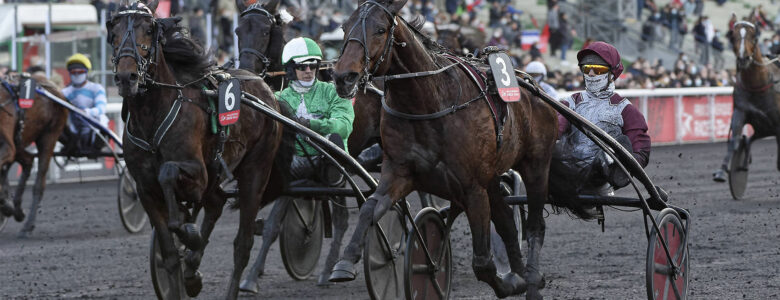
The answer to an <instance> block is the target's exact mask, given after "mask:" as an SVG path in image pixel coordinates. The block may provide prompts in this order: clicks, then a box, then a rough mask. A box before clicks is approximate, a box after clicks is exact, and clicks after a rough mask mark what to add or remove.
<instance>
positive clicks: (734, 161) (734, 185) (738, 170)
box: [729, 135, 750, 200]
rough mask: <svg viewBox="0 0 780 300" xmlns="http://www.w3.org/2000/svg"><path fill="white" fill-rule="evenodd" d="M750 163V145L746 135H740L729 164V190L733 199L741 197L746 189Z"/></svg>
mask: <svg viewBox="0 0 780 300" xmlns="http://www.w3.org/2000/svg"><path fill="white" fill-rule="evenodd" d="M749 164H750V146H749V145H748V141H747V137H746V136H744V135H743V136H742V139H740V140H739V145H738V146H737V148H736V149H734V154H733V155H732V156H731V164H730V165H729V190H731V197H732V198H734V200H739V199H742V196H744V195H745V190H746V189H747V180H748V165H749Z"/></svg>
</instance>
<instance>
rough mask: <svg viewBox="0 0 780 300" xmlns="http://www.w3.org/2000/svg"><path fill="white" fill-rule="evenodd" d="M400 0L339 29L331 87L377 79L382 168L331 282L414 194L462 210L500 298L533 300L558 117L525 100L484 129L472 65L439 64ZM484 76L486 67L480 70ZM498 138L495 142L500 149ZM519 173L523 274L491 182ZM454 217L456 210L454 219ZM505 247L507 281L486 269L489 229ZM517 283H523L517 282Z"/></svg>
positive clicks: (342, 91) (486, 116) (451, 60)
mask: <svg viewBox="0 0 780 300" xmlns="http://www.w3.org/2000/svg"><path fill="white" fill-rule="evenodd" d="M405 3H406V1H405V0H396V1H393V0H384V1H381V2H376V1H372V0H365V1H360V2H359V8H358V9H357V10H355V12H354V13H353V14H352V15H351V16H350V18H349V19H348V21H347V22H346V23H345V24H344V25H343V26H344V29H345V30H344V32H345V35H344V40H345V44H344V48H343V49H342V53H341V57H340V58H339V60H338V62H337V63H336V65H335V70H334V74H333V76H334V80H335V83H336V87H337V92H338V93H339V95H340V96H341V97H345V98H349V97H352V96H353V95H354V94H355V93H356V91H357V90H358V89H359V88H360V87H359V86H360V85H361V84H363V83H365V81H366V80H367V79H369V78H371V77H375V78H376V80H380V81H381V80H384V81H386V82H385V86H384V87H385V90H386V99H385V102H384V103H383V108H384V110H383V113H382V118H381V121H380V122H381V137H382V143H383V145H384V160H383V163H382V173H381V177H380V180H379V187H378V188H377V190H376V192H375V193H374V194H373V195H371V196H370V198H369V199H368V201H367V202H366V203H365V204H364V205H363V206H362V208H361V209H360V215H359V218H360V219H359V221H358V225H357V227H356V230H355V233H354V234H353V236H352V238H351V240H350V243H349V245H348V246H347V247H346V249H345V251H344V253H343V255H342V257H341V260H340V261H339V262H338V263H337V264H336V266H335V267H334V270H333V274H332V275H331V278H330V280H331V281H348V280H353V279H354V278H355V274H356V272H355V264H356V263H357V262H358V261H359V260H360V253H361V252H360V251H361V250H362V248H363V245H364V240H365V237H366V232H367V229H368V228H369V226H371V225H372V224H376V222H377V221H378V220H379V219H380V218H381V217H382V215H383V214H385V213H386V212H387V210H388V209H389V208H390V207H391V206H392V205H393V204H394V203H396V202H397V201H398V200H399V199H401V198H402V197H404V196H406V195H407V194H409V193H410V192H411V191H412V190H421V191H425V192H428V193H432V194H434V195H437V196H440V197H442V198H444V199H450V200H451V201H452V202H451V203H452V208H451V210H453V211H451V212H450V215H449V216H448V218H454V216H455V215H457V213H458V212H459V211H464V212H465V213H466V216H467V218H468V221H469V226H470V227H471V232H472V246H473V250H474V257H473V260H472V267H473V270H474V273H475V274H476V277H477V279H479V280H480V281H484V282H487V283H488V284H489V285H490V286H491V288H493V290H494V291H495V293H496V296H498V297H506V296H509V295H516V294H520V293H522V292H524V291H526V288H527V290H528V292H527V297H528V298H530V299H538V298H541V294H540V293H539V289H540V288H542V287H543V285H544V280H543V276H542V274H541V272H539V270H540V268H539V257H540V254H541V247H542V244H543V241H544V229H545V224H544V219H543V216H542V210H543V206H544V203H545V200H546V199H547V195H548V182H547V178H548V172H549V166H550V160H551V155H552V149H553V145H554V143H555V139H556V136H557V128H556V113H555V111H554V110H553V109H552V108H551V107H550V106H548V105H546V104H544V103H543V102H542V101H541V100H540V99H538V98H536V97H534V96H532V94H531V93H530V92H528V91H525V90H521V94H522V96H521V99H522V100H520V101H519V102H514V103H511V104H509V105H507V108H506V109H507V113H506V119H505V123H504V126H503V130H500V128H497V127H498V126H497V125H496V124H495V123H494V122H492V118H493V112H492V110H491V106H489V105H492V104H490V103H488V101H482V100H486V97H485V95H486V94H485V90H484V89H482V88H481V86H480V87H478V86H477V84H476V83H475V84H470V83H469V82H473V81H472V77H471V76H472V74H471V73H467V71H465V70H467V69H473V67H472V65H471V64H470V63H468V62H466V61H464V60H463V59H461V58H458V57H454V56H451V55H447V54H446V51H445V50H444V49H443V48H441V47H440V46H438V45H436V44H435V42H433V41H431V40H429V39H428V38H427V37H425V36H424V35H422V34H420V33H419V31H418V29H417V27H419V26H420V24H417V25H416V26H412V25H410V24H408V23H407V22H406V21H405V20H404V19H403V18H401V17H399V16H398V15H397V14H398V12H399V11H400V10H401V8H402V7H403V6H404V5H405ZM480 67H482V68H484V65H480ZM497 133H498V134H500V135H502V136H503V139H502V141H503V142H502V143H501V145H500V146H499V143H498V142H497V140H498V138H497ZM510 168H512V169H515V170H518V171H519V172H520V174H521V175H522V177H523V180H524V182H525V185H526V189H527V191H528V198H529V219H528V224H529V228H528V231H529V237H528V242H529V246H530V250H529V257H528V266H527V268H526V266H524V264H523V261H522V254H521V252H520V247H519V244H518V240H517V230H516V228H515V226H514V222H513V219H512V210H511V209H510V208H509V206H508V205H507V204H506V203H505V202H504V200H503V197H502V196H501V192H500V189H499V182H500V178H499V176H500V175H501V174H502V173H503V172H505V171H506V170H508V169H510ZM455 210H457V211H455ZM491 220H492V221H493V222H494V223H495V225H496V230H497V231H498V233H499V235H500V236H501V238H502V240H503V241H504V244H505V245H506V248H507V255H508V257H509V259H510V265H511V270H512V272H510V273H508V274H506V275H503V276H499V274H497V272H496V266H495V264H494V263H493V261H492V260H491V251H490V234H489V231H490V221H491ZM518 274H521V275H523V276H524V277H525V278H524V279H523V278H521V277H520V276H519V275H518Z"/></svg>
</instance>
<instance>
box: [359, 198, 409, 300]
mask: <svg viewBox="0 0 780 300" xmlns="http://www.w3.org/2000/svg"><path fill="white" fill-rule="evenodd" d="M399 203H400V202H399ZM401 205H405V204H401ZM378 224H379V226H371V227H370V228H369V229H368V233H367V236H366V246H365V248H363V271H364V272H365V274H366V285H367V286H368V294H369V295H370V296H371V299H400V298H403V297H404V291H403V285H404V283H403V282H404V273H403V272H404V264H403V261H404V251H406V233H407V229H406V222H404V215H403V214H402V213H401V211H400V209H399V208H398V205H395V206H393V207H392V208H391V209H390V210H388V211H387V214H385V215H384V216H383V217H382V219H380V220H379V223H378Z"/></svg>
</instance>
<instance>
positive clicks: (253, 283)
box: [238, 278, 260, 294]
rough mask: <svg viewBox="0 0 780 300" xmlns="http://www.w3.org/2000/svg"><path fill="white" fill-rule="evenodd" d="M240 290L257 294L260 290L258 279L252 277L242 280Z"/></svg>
mask: <svg viewBox="0 0 780 300" xmlns="http://www.w3.org/2000/svg"><path fill="white" fill-rule="evenodd" d="M238 290H239V291H242V292H247V293H252V294H257V293H258V292H260V284H258V283H257V280H252V279H250V278H247V279H244V280H241V284H240V285H239V286H238Z"/></svg>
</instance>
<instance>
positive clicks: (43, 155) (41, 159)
mask: <svg viewBox="0 0 780 300" xmlns="http://www.w3.org/2000/svg"><path fill="white" fill-rule="evenodd" d="M56 143H57V136H56V135H52V134H49V135H46V136H43V137H42V138H40V139H38V141H36V143H35V144H36V146H37V148H38V172H37V173H36V174H35V185H33V202H32V204H31V205H30V216H29V217H28V218H27V221H26V222H25V223H24V226H23V227H22V231H20V232H19V237H21V238H24V237H27V236H28V235H29V234H31V233H32V231H33V229H35V218H36V217H37V216H38V207H39V206H40V204H41V200H42V199H43V191H44V189H45V188H46V174H47V173H48V172H49V161H50V160H51V156H52V153H53V152H54V145H55V144H56Z"/></svg>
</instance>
